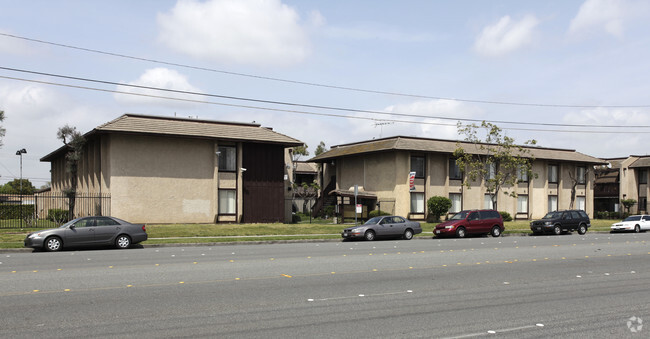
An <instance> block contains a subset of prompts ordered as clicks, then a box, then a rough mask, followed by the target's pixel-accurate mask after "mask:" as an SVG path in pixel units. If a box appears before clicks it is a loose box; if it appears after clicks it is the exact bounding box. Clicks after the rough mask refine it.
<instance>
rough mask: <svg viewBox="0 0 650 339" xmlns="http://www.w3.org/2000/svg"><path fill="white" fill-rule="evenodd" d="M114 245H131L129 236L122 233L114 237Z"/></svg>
mask: <svg viewBox="0 0 650 339" xmlns="http://www.w3.org/2000/svg"><path fill="white" fill-rule="evenodd" d="M115 246H116V247H117V248H129V247H130V246H131V238H129V236H128V235H125V234H122V235H119V236H118V237H117V239H115Z"/></svg>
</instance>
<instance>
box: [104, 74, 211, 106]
mask: <svg viewBox="0 0 650 339" xmlns="http://www.w3.org/2000/svg"><path fill="white" fill-rule="evenodd" d="M127 84H129V85H136V86H144V87H155V88H164V89H172V90H177V91H184V92H200V90H199V89H198V88H196V87H194V86H192V85H191V84H190V83H189V81H188V80H187V77H186V76H184V75H182V74H180V73H178V72H176V71H175V70H172V69H167V68H162V67H160V68H153V69H149V70H147V71H145V72H144V73H143V74H142V75H141V76H140V77H139V78H138V79H137V80H135V81H130V82H128V83H127ZM117 90H118V91H120V92H127V93H137V94H143V95H153V96H163V97H172V98H180V99H189V100H200V99H201V98H200V97H196V96H193V95H190V94H179V93H171V92H161V91H156V90H151V89H141V88H134V87H128V86H117ZM114 97H115V99H116V100H117V101H119V102H121V103H136V104H162V105H166V106H170V105H171V106H179V105H180V106H188V105H192V104H191V103H187V102H182V101H170V100H165V99H158V98H150V97H146V96H138V95H130V94H119V93H118V94H115V95H114Z"/></svg>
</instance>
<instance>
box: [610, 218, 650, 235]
mask: <svg viewBox="0 0 650 339" xmlns="http://www.w3.org/2000/svg"><path fill="white" fill-rule="evenodd" d="M647 230H650V215H645V214H644V215H631V216H629V217H627V218H625V220H623V221H621V222H617V223H615V224H612V227H611V231H610V232H612V233H613V232H626V231H628V232H629V231H633V232H636V233H639V232H641V231H644V232H645V231H647Z"/></svg>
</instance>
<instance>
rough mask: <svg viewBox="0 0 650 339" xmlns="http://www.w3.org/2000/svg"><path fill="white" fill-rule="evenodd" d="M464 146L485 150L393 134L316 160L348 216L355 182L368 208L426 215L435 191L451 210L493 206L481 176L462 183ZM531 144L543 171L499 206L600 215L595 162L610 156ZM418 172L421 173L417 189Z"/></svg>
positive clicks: (521, 212)
mask: <svg viewBox="0 0 650 339" xmlns="http://www.w3.org/2000/svg"><path fill="white" fill-rule="evenodd" d="M459 146H462V147H463V148H465V149H466V151H467V152H470V153H472V152H481V151H480V150H479V149H478V148H475V147H476V145H474V144H471V143H465V142H457V141H451V140H439V139H425V138H415V137H391V138H384V139H376V140H369V141H363V142H358V143H352V144H345V145H339V146H334V147H332V148H331V149H330V150H329V151H328V152H325V153H323V154H321V155H319V156H317V157H314V158H312V159H311V160H310V161H313V162H319V163H322V164H323V181H324V182H323V187H325V190H324V191H323V198H325V197H327V196H336V197H337V200H336V204H337V205H338V211H339V215H340V216H341V215H343V214H347V215H346V217H348V218H349V216H350V211H353V210H354V206H353V205H354V192H353V191H352V190H353V187H355V185H356V186H357V190H358V191H357V200H358V203H359V204H361V205H363V207H364V208H367V210H368V211H372V210H375V209H377V208H379V209H381V210H382V211H386V212H389V213H393V214H397V215H402V216H406V217H408V218H410V219H414V220H425V219H426V216H427V212H426V201H427V200H428V199H429V198H431V197H433V196H443V197H448V198H449V199H451V200H452V204H453V206H452V208H451V209H450V211H449V212H450V213H453V212H457V211H460V210H463V209H482V208H492V207H493V206H492V200H491V199H490V198H491V196H490V195H489V193H488V192H487V191H486V188H485V186H484V185H483V182H482V181H480V182H475V183H472V184H471V188H467V187H464V186H463V174H462V172H461V171H459V169H458V168H457V166H455V159H454V157H453V153H454V151H455V150H456V149H457V148H458V147H459ZM473 147H474V148H473ZM526 148H527V149H528V150H529V151H530V156H531V157H532V158H534V161H533V164H532V165H533V166H532V171H533V173H535V174H536V175H537V177H536V178H535V177H531V178H522V180H521V181H520V182H519V183H518V184H517V187H510V188H508V189H509V190H511V191H516V193H517V197H511V196H507V195H505V194H499V196H498V197H497V206H498V209H499V210H500V211H505V212H508V213H510V214H511V215H512V216H513V217H515V218H519V219H534V218H541V217H542V216H544V214H546V213H547V212H548V211H549V210H558V209H569V207H570V205H571V204H572V200H573V207H574V208H577V209H583V210H585V211H587V213H588V214H589V215H593V181H594V174H593V173H594V172H593V170H591V168H592V167H593V165H595V164H602V163H604V162H603V161H602V160H601V159H598V158H594V157H591V156H588V155H585V154H582V153H579V152H576V151H574V150H566V149H551V148H542V147H526ZM477 154H478V153H477ZM411 172H415V173H416V174H415V176H414V178H413V187H412V188H411V185H410V183H409V179H410V178H409V174H410V173H411ZM574 183H575V197H574V198H573V199H572V188H573V187H574ZM352 213H354V212H352ZM364 213H365V211H364Z"/></svg>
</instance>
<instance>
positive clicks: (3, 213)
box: [0, 192, 111, 228]
mask: <svg viewBox="0 0 650 339" xmlns="http://www.w3.org/2000/svg"><path fill="white" fill-rule="evenodd" d="M69 210H70V198H68V196H66V195H65V194H63V193H59V192H46V193H37V194H34V195H21V194H0V228H37V227H38V228H44V227H57V226H59V225H61V224H63V223H65V222H67V221H68V215H69V214H68V213H69ZM110 213H111V196H110V194H98V193H77V195H76V197H75V203H74V213H73V214H74V217H75V218H76V217H82V216H88V215H110Z"/></svg>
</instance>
